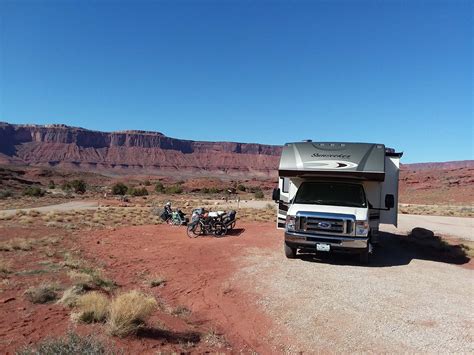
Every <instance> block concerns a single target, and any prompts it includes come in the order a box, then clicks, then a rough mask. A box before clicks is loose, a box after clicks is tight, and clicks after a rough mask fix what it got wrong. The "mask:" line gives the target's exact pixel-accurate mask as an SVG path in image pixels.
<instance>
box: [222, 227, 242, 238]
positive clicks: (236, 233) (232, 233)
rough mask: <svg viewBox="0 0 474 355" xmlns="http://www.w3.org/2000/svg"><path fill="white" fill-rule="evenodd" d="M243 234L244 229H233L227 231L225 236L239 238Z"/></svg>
mask: <svg viewBox="0 0 474 355" xmlns="http://www.w3.org/2000/svg"><path fill="white" fill-rule="evenodd" d="M243 232H245V228H234V229H232V230H230V231H227V233H226V236H239V235H241V234H242V233H243Z"/></svg>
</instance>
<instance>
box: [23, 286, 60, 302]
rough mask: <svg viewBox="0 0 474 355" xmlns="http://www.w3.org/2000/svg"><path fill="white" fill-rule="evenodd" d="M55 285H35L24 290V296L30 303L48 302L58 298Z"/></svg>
mask: <svg viewBox="0 0 474 355" xmlns="http://www.w3.org/2000/svg"><path fill="white" fill-rule="evenodd" d="M57 289H58V288H57V286H55V285H51V284H42V285H39V286H37V287H30V288H29V289H28V290H26V291H25V296H26V298H27V299H28V301H30V302H31V303H48V302H52V301H54V300H56V299H57V298H58V294H57V292H56V291H57Z"/></svg>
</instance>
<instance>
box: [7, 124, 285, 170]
mask: <svg viewBox="0 0 474 355" xmlns="http://www.w3.org/2000/svg"><path fill="white" fill-rule="evenodd" d="M280 152H281V148H280V147H278V146H271V145H262V144H248V143H235V142H198V141H190V140H181V139H175V138H170V137H167V136H165V135H163V134H162V133H159V132H146V131H122V132H111V133H106V132H97V131H90V130H87V129H83V128H76V127H68V126H65V125H46V126H40V125H13V124H8V123H0V163H3V164H27V165H30V166H57V167H62V168H78V169H83V170H99V171H101V170H113V171H116V172H118V173H137V172H141V173H156V174H176V173H180V174H183V175H186V174H189V175H199V174H205V175H216V176H219V175H226V174H229V175H233V176H239V175H240V176H246V175H250V176H251V177H270V176H274V175H275V174H276V167H277V166H278V160H279V155H280Z"/></svg>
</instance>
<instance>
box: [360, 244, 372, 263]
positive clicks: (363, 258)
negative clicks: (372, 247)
mask: <svg viewBox="0 0 474 355" xmlns="http://www.w3.org/2000/svg"><path fill="white" fill-rule="evenodd" d="M359 262H360V263H361V264H362V265H369V263H370V253H369V248H366V249H364V251H363V252H362V253H360V254H359Z"/></svg>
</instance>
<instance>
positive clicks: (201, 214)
mask: <svg viewBox="0 0 474 355" xmlns="http://www.w3.org/2000/svg"><path fill="white" fill-rule="evenodd" d="M235 223H236V212H235V211H233V210H231V211H229V212H224V211H217V212H207V211H205V210H204V209H203V208H198V209H195V210H194V211H193V213H192V216H191V223H190V224H189V225H188V229H187V233H188V237H190V238H196V237H198V236H200V235H208V234H212V235H214V236H216V237H222V236H224V235H226V234H227V232H228V231H230V230H232V229H233V228H234V227H235Z"/></svg>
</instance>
